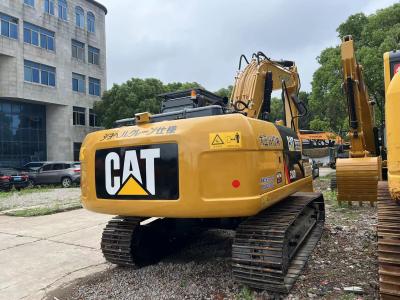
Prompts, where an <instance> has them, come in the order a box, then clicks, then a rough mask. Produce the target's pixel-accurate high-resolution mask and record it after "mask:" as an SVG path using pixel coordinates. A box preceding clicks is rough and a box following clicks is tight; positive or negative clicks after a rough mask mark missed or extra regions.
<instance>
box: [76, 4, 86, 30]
mask: <svg viewBox="0 0 400 300" xmlns="http://www.w3.org/2000/svg"><path fill="white" fill-rule="evenodd" d="M75 26H76V27H78V28H81V29H85V11H84V10H83V8H82V7H80V6H75Z"/></svg>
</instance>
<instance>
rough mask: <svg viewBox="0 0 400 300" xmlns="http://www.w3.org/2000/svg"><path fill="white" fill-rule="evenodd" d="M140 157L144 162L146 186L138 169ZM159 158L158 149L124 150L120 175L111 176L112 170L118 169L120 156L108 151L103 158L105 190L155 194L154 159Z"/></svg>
mask: <svg viewBox="0 0 400 300" xmlns="http://www.w3.org/2000/svg"><path fill="white" fill-rule="evenodd" d="M139 153H140V159H143V160H145V162H146V186H145V187H144V186H143V180H142V175H141V172H140V169H139V161H138V159H139V157H138V156H139V155H138V154H139ZM157 158H160V149H141V150H140V151H137V150H128V151H125V157H124V164H123V169H122V176H113V171H114V170H120V168H121V163H120V157H119V155H118V153H116V152H110V153H108V154H107V156H106V160H105V176H106V190H107V193H108V194H110V195H119V196H130V195H135V196H148V195H155V194H156V185H155V176H154V161H155V159H157Z"/></svg>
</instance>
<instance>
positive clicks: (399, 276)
mask: <svg viewBox="0 0 400 300" xmlns="http://www.w3.org/2000/svg"><path fill="white" fill-rule="evenodd" d="M378 262H379V289H380V295H381V299H383V300H391V299H400V204H399V203H396V202H395V201H394V200H393V199H392V198H391V196H390V193H389V188H388V183H387V182H383V181H381V182H379V184H378Z"/></svg>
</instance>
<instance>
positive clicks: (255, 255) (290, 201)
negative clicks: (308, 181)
mask: <svg viewBox="0 0 400 300" xmlns="http://www.w3.org/2000/svg"><path fill="white" fill-rule="evenodd" d="M324 221H325V209H324V199H323V196H322V194H320V193H296V194H294V195H292V196H290V197H288V198H287V199H285V200H284V201H282V202H280V203H278V204H277V205H275V206H273V207H272V208H268V209H266V210H264V211H262V212H261V213H259V214H258V215H256V216H253V217H250V218H248V219H246V220H245V221H244V222H242V224H240V226H239V227H238V229H237V230H236V235H235V239H234V242H233V245H232V271H233V276H234V278H235V280H236V281H237V282H239V283H241V284H244V285H247V286H249V287H252V288H256V289H262V290H268V291H272V292H277V293H288V292H289V291H290V289H291V288H292V286H293V284H294V282H295V281H296V279H297V277H298V276H299V275H300V273H301V271H302V269H303V267H304V266H305V264H306V262H307V260H308V258H309V256H310V255H311V253H312V251H313V249H314V247H315V246H316V244H317V243H318V241H319V239H320V237H321V234H322V231H323V226H324Z"/></svg>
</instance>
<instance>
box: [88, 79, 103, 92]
mask: <svg viewBox="0 0 400 300" xmlns="http://www.w3.org/2000/svg"><path fill="white" fill-rule="evenodd" d="M92 91H93V92H92ZM89 95H91V96H96V97H101V80H100V79H97V78H94V77H89Z"/></svg>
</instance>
